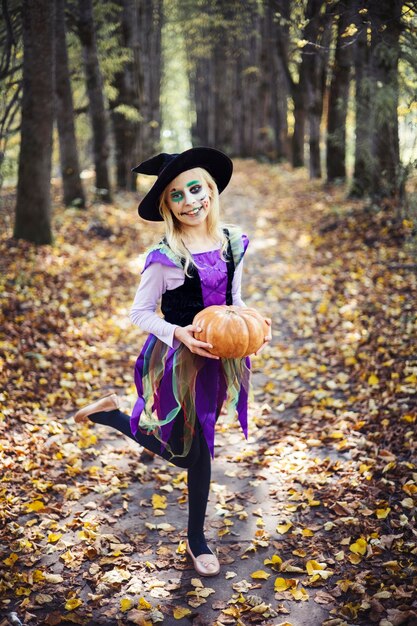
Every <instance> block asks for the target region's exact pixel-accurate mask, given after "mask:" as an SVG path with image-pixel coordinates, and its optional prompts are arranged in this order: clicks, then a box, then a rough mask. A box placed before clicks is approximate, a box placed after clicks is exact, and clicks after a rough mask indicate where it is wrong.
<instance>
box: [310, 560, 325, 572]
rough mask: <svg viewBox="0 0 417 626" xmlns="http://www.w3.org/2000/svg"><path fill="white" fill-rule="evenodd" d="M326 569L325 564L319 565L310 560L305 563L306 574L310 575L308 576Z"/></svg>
mask: <svg viewBox="0 0 417 626" xmlns="http://www.w3.org/2000/svg"><path fill="white" fill-rule="evenodd" d="M326 567H327V566H326V563H319V562H318V561H314V559H311V560H310V561H307V563H306V570H307V574H310V576H311V575H312V574H314V573H316V572H317V570H325V569H326Z"/></svg>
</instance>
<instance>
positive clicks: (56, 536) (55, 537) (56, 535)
mask: <svg viewBox="0 0 417 626" xmlns="http://www.w3.org/2000/svg"><path fill="white" fill-rule="evenodd" d="M61 537H62V533H49V535H48V543H55V542H56V541H58V539H61Z"/></svg>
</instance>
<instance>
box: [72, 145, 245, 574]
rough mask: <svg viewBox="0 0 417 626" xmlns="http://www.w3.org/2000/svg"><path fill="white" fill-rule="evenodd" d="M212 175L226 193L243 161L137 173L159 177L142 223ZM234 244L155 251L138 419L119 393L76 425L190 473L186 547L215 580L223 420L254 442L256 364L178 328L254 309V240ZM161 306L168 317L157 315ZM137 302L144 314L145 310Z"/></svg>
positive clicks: (157, 160)
mask: <svg viewBox="0 0 417 626" xmlns="http://www.w3.org/2000/svg"><path fill="white" fill-rule="evenodd" d="M193 168H203V169H205V170H206V171H207V172H208V173H209V174H210V175H211V176H212V178H213V179H214V181H215V183H216V185H217V188H218V190H219V193H220V192H221V191H222V190H223V189H224V188H225V187H226V186H227V184H228V182H229V180H230V178H231V175H232V169H233V165H232V162H231V160H230V159H229V158H228V157H227V156H226V155H225V154H223V153H222V152H220V151H218V150H215V149H213V148H192V149H190V150H186V151H185V152H183V153H181V154H165V153H163V154H159V155H157V156H155V157H153V158H151V159H149V160H147V161H144V162H143V163H141V164H140V165H139V166H138V167H136V168H134V170H133V171H135V172H138V173H142V174H151V175H156V176H157V180H156V182H155V183H154V184H153V186H152V187H151V189H150V190H149V191H148V193H147V194H146V196H145V197H144V198H143V200H142V201H141V203H140V204H139V207H138V212H139V215H140V217H142V218H143V219H145V220H148V221H161V220H162V216H161V213H160V198H161V196H162V194H163V192H164V190H165V189H166V187H167V185H168V184H169V183H170V182H171V181H173V180H174V179H175V178H176V177H177V176H178V175H179V174H181V173H182V172H186V171H188V170H192V169H193ZM223 232H224V235H225V239H226V242H227V246H225V245H224V246H222V248H220V243H219V247H218V248H217V249H214V250H209V251H202V252H197V253H194V254H192V255H191V256H192V259H193V263H192V264H190V265H189V267H188V270H187V272H185V262H184V260H183V259H181V258H179V257H177V256H176V255H175V254H174V252H173V250H172V249H171V248H170V246H169V245H168V241H167V240H166V239H163V240H162V241H161V242H160V243H159V244H158V245H156V246H154V247H153V248H151V249H150V250H149V251H148V254H147V256H146V261H145V265H144V269H143V271H142V279H141V282H140V285H139V288H138V291H137V294H136V297H135V302H134V303H133V307H132V309H131V313H130V317H131V320H132V321H133V322H134V323H136V324H138V325H139V326H141V327H142V329H143V330H146V331H147V332H149V333H150V334H149V336H148V338H147V340H146V342H145V344H144V346H143V349H142V351H141V353H140V355H139V356H138V358H137V361H136V366H135V372H134V377H135V384H136V389H137V393H138V398H137V400H136V402H135V405H134V408H133V411H132V414H131V415H128V414H126V413H124V412H123V411H121V410H120V402H119V398H118V396H117V395H116V394H114V393H113V394H111V395H110V396H105V397H103V398H101V399H99V400H97V401H96V402H93V403H91V404H89V405H88V406H86V407H83V408H81V409H79V410H78V411H77V413H76V414H75V415H74V419H75V421H76V422H81V421H84V420H86V419H87V418H88V419H89V420H90V421H92V422H94V423H98V424H103V425H106V426H111V427H112V428H115V429H117V430H119V431H120V432H122V433H123V434H124V435H126V436H128V437H130V438H131V439H133V440H135V441H136V442H137V443H138V444H140V445H141V446H143V447H144V448H145V449H147V450H149V451H150V452H152V453H154V454H158V455H159V456H161V457H163V458H164V459H166V460H168V461H171V462H172V463H173V464H174V465H176V466H178V467H182V468H186V469H187V483H188V505H189V515H188V525H187V542H186V549H187V552H188V554H189V555H190V557H191V558H192V560H193V564H194V567H195V569H196V571H197V572H198V573H199V574H200V575H203V576H215V575H217V574H218V573H219V571H220V564H219V561H218V559H217V557H216V556H215V555H214V554H213V552H212V551H211V550H210V548H209V547H208V546H207V543H206V540H205V535H204V520H205V513H206V507H207V500H208V495H209V489H210V476H211V458H210V457H213V456H214V433H215V424H216V420H217V419H218V417H219V415H220V412H221V409H222V407H224V406H226V407H227V410H228V412H229V413H230V414H231V415H233V416H234V415H236V413H237V417H238V420H239V422H240V425H241V428H242V430H243V433H244V435H245V437H247V403H248V388H249V375H250V361H249V358H248V357H246V358H242V359H212V358H209V357H205V356H200V355H198V354H196V353H194V352H192V351H191V350H190V349H189V348H188V347H187V346H186V345H185V344H184V343H182V342H180V341H179V340H178V339H176V338H175V329H176V328H177V327H178V326H183V327H185V326H188V325H190V324H192V322H193V319H194V316H195V315H196V314H197V313H198V312H199V311H201V310H202V309H204V308H205V307H208V306H210V305H223V304H226V305H231V304H237V305H240V306H244V303H243V302H242V301H241V299H240V281H241V274H242V265H243V263H242V259H243V256H244V254H245V251H246V248H247V245H248V239H247V238H246V236H245V235H242V234H241V233H240V232H239V231H238V230H237V229H235V228H230V229H226V228H225V229H223ZM159 300H160V303H161V311H162V314H163V316H164V319H161V318H160V317H159V316H158V315H157V314H156V313H155V309H156V305H157V302H158V301H159ZM136 304H137V306H136V308H135V305H136Z"/></svg>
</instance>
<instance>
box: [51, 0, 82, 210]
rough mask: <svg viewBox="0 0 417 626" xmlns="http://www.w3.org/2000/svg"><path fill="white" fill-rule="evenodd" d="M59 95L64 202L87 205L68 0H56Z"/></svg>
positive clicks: (57, 113) (56, 62)
mask: <svg viewBox="0 0 417 626" xmlns="http://www.w3.org/2000/svg"><path fill="white" fill-rule="evenodd" d="M55 18H56V19H55V35H56V36H55V96H56V119H57V126H58V137H59V151H60V160H61V175H62V183H63V188H64V203H65V205H66V206H70V205H74V206H77V207H78V208H84V207H85V197H84V191H83V188H82V184H81V178H80V168H79V163H78V151H77V142H76V138H75V123H74V106H73V99H72V91H71V81H70V75H69V68H68V53H67V45H66V28H65V0H56V1H55Z"/></svg>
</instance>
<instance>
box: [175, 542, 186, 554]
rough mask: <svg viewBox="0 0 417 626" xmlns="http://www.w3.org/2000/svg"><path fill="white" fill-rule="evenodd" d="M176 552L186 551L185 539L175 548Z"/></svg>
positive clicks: (183, 552)
mask: <svg viewBox="0 0 417 626" xmlns="http://www.w3.org/2000/svg"><path fill="white" fill-rule="evenodd" d="M175 552H176V553H177V554H185V553H186V552H187V545H186V543H185V541H180V542H179V544H178V547H177V549H176V550H175Z"/></svg>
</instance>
